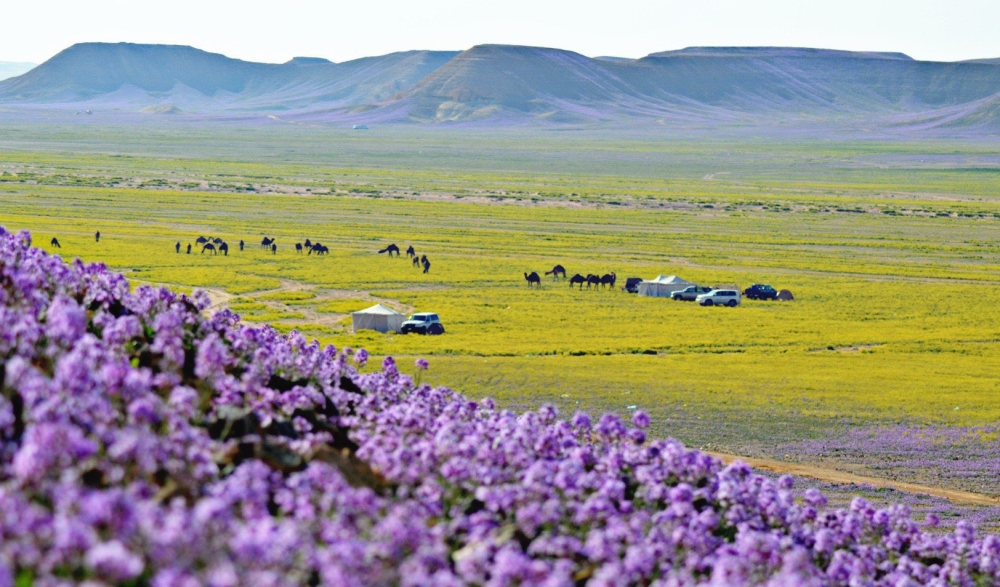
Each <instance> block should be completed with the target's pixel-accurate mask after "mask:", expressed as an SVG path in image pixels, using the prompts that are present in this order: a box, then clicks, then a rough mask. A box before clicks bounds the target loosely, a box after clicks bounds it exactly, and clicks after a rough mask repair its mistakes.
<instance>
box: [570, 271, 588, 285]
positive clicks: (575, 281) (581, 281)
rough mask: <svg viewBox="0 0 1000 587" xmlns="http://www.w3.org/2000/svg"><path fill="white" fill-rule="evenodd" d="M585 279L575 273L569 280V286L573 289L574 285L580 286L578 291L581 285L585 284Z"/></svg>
mask: <svg viewBox="0 0 1000 587" xmlns="http://www.w3.org/2000/svg"><path fill="white" fill-rule="evenodd" d="M586 281H587V278H586V277H584V276H582V275H580V274H579V273H577V274H576V275H574V276H573V277H570V278H569V286H570V287H573V286H574V285H576V284H578V283H579V284H580V289H583V284H584V283H586Z"/></svg>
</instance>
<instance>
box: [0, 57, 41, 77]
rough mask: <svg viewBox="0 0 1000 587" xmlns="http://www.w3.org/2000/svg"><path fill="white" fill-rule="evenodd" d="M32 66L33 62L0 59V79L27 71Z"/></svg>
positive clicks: (33, 65)
mask: <svg viewBox="0 0 1000 587" xmlns="http://www.w3.org/2000/svg"><path fill="white" fill-rule="evenodd" d="M34 67H35V64H34V63H21V62H15V61H0V81H3V80H5V79H8V78H12V77H17V76H19V75H22V74H24V73H27V72H29V71H31V70H32V69H33V68H34Z"/></svg>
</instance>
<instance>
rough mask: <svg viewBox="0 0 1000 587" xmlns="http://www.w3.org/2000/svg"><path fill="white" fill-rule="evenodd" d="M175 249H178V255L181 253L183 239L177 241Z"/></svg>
mask: <svg viewBox="0 0 1000 587" xmlns="http://www.w3.org/2000/svg"><path fill="white" fill-rule="evenodd" d="M174 251H176V252H177V254H178V255H179V254H181V241H177V243H176V244H175V245H174Z"/></svg>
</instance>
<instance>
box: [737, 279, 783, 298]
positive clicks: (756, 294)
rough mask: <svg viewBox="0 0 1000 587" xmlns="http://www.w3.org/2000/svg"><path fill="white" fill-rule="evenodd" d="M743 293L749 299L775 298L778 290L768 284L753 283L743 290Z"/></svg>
mask: <svg viewBox="0 0 1000 587" xmlns="http://www.w3.org/2000/svg"><path fill="white" fill-rule="evenodd" d="M743 295H745V296H746V297H747V298H749V299H751V300H776V299H778V290H776V289H774V288H773V287H771V286H770V285H765V284H762V283H755V284H753V285H751V286H750V287H748V288H746V289H745V290H743Z"/></svg>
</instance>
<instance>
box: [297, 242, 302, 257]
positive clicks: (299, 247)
mask: <svg viewBox="0 0 1000 587" xmlns="http://www.w3.org/2000/svg"><path fill="white" fill-rule="evenodd" d="M295 252H296V253H298V254H300V255H301V254H302V243H295Z"/></svg>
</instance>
